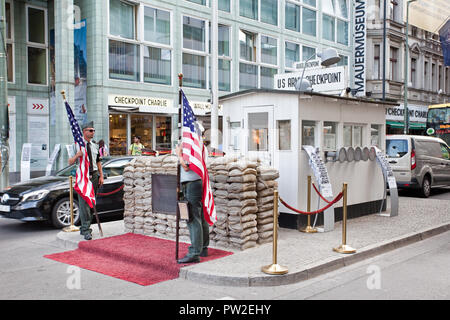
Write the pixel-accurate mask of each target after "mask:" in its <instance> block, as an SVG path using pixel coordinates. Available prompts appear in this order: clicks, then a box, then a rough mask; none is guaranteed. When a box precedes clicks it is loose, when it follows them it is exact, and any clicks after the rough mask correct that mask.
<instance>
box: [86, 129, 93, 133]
mask: <svg viewBox="0 0 450 320" xmlns="http://www.w3.org/2000/svg"><path fill="white" fill-rule="evenodd" d="M85 130H86V131H89V132H95V129H85Z"/></svg>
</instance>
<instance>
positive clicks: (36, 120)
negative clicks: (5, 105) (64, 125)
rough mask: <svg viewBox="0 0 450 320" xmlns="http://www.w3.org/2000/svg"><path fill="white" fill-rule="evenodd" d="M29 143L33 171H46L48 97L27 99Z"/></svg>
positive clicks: (47, 153)
mask: <svg viewBox="0 0 450 320" xmlns="http://www.w3.org/2000/svg"><path fill="white" fill-rule="evenodd" d="M27 120H28V121H27V128H28V135H27V137H28V141H27V142H28V143H30V144H31V153H30V157H31V159H30V169H31V171H45V168H46V166H47V160H48V156H49V130H50V128H49V103H48V100H47V99H40V98H29V99H28V101H27Z"/></svg>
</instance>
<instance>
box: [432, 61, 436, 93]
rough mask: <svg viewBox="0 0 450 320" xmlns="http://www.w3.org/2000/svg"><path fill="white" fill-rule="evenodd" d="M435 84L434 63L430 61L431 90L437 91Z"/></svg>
mask: <svg viewBox="0 0 450 320" xmlns="http://www.w3.org/2000/svg"><path fill="white" fill-rule="evenodd" d="M436 86H437V84H436V64H434V63H431V90H432V91H433V92H436V91H437V88H436Z"/></svg>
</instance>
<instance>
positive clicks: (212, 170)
mask: <svg viewBox="0 0 450 320" xmlns="http://www.w3.org/2000/svg"><path fill="white" fill-rule="evenodd" d="M235 160H236V157H228V156H227V157H218V158H210V159H209V161H208V166H209V169H208V172H209V177H210V178H209V179H210V183H211V188H212V191H213V195H214V206H215V208H216V215H217V221H216V223H215V224H214V226H212V227H210V243H211V245H216V246H219V247H225V248H226V247H229V244H230V241H229V237H228V233H229V231H228V183H227V181H228V169H227V164H228V163H231V162H233V161H235Z"/></svg>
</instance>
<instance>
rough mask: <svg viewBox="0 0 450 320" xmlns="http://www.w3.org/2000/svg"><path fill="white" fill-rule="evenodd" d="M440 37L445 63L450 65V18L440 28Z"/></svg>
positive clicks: (447, 65)
mask: <svg viewBox="0 0 450 320" xmlns="http://www.w3.org/2000/svg"><path fill="white" fill-rule="evenodd" d="M439 39H440V40H441V46H442V53H443V54H444V64H445V66H446V67H450V20H447V22H446V23H445V24H444V26H443V27H442V28H441V29H440V30H439Z"/></svg>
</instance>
